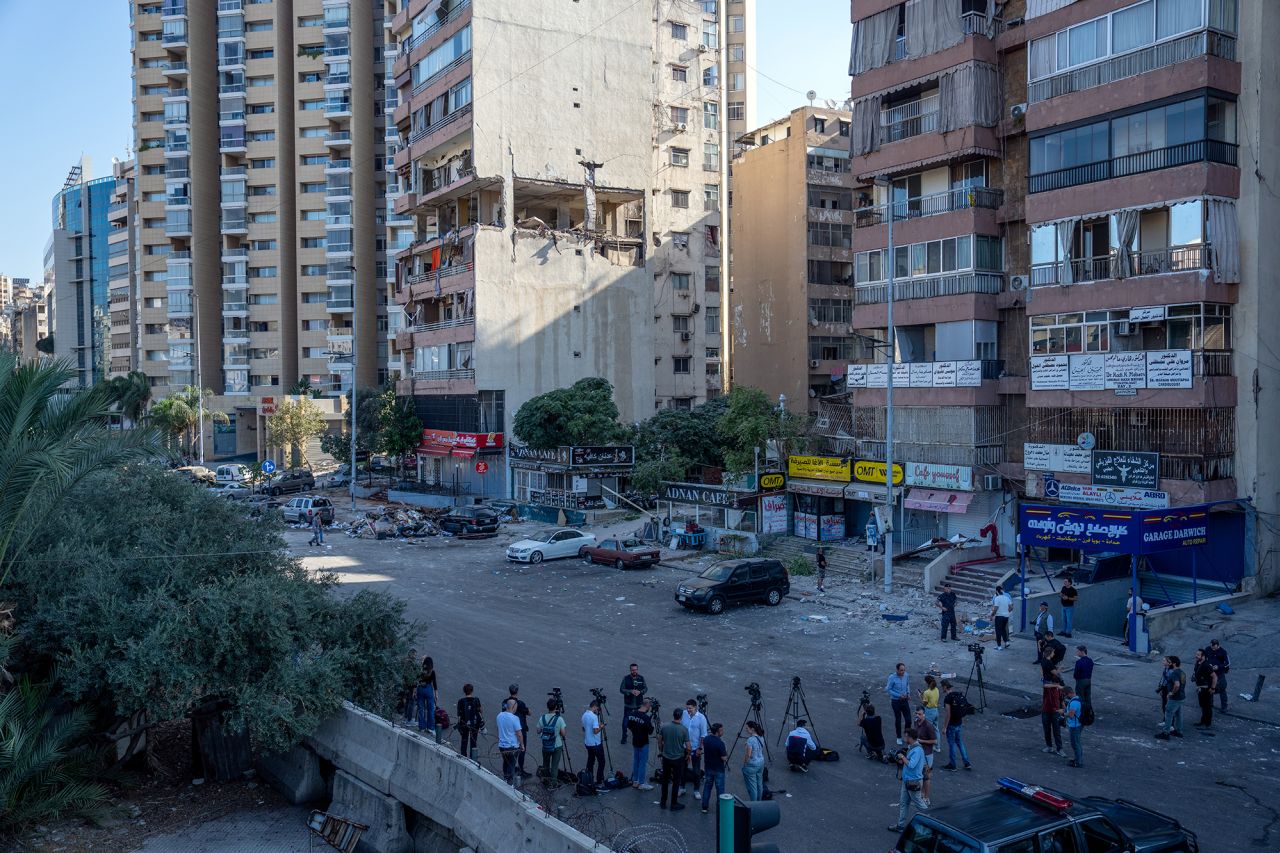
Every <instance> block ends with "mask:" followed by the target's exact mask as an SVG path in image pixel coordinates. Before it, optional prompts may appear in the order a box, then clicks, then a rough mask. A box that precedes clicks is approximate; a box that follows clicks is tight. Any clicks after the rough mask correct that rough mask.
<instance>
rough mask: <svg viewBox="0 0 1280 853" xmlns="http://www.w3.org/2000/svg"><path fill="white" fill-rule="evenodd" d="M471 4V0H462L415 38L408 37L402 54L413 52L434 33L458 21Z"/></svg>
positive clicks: (403, 45)
mask: <svg viewBox="0 0 1280 853" xmlns="http://www.w3.org/2000/svg"><path fill="white" fill-rule="evenodd" d="M470 5H471V0H462V2H461V3H459V4H458V5H456V6H454V7H453V8H452V9H450V10H449V14H448V15H446V16H445V17H443V18H441V19H440V20H438V21H436V22H435V23H434V24H432V25H431V26H429V27H427V28H426V29H425V30H423V31H422V32H420V33H418V34H417V35H416V36H414V37H413V38H411V39H407V40H406V41H405V42H404V44H402V45H401V46H400V53H401V54H402V55H403V54H409V53H412V52H413V51H414V50H416V49H417V48H419V47H420V46H422V45H424V44H426V42H427V40H428V39H430V38H431V37H432V36H433V35H435V34H436V33H438V32H440V31H441V30H442V29H444V28H445V27H447V26H448V25H449V24H451V23H453V22H454V21H456V20H457V19H458V16H459V15H461V14H462V12H463V10H465V9H466V8H468V7H469V6H470Z"/></svg>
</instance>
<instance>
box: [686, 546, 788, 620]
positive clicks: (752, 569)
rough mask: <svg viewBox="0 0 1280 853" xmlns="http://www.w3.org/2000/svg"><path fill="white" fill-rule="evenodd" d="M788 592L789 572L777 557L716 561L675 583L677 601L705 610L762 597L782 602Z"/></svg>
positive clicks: (761, 598)
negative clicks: (702, 570) (692, 577)
mask: <svg viewBox="0 0 1280 853" xmlns="http://www.w3.org/2000/svg"><path fill="white" fill-rule="evenodd" d="M789 592H791V574H790V573H789V572H788V571H787V569H786V567H785V566H783V565H782V563H780V562H778V561H777V560H765V559H750V558H748V559H745V560H725V561H724V562H723V563H716V564H715V565H714V566H712V567H711V568H709V569H707V570H706V571H705V572H703V573H702V574H700V575H698V576H697V577H696V578H694V579H693V580H687V581H681V582H680V585H679V586H677V587H676V601H678V602H679V603H680V604H682V605H683V606H685V607H689V608H693V607H696V608H698V609H700V610H705V611H707V612H708V613H721V612H723V611H724V608H725V605H727V604H741V603H743V602H751V601H763V602H764V603H765V604H768V605H770V606H774V605H778V604H781V603H782V597H783V596H784V595H786V594H787V593H789Z"/></svg>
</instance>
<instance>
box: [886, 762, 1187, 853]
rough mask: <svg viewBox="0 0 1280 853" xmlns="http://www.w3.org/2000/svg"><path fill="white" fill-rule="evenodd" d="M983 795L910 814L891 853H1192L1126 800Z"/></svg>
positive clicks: (1159, 818) (1176, 826)
mask: <svg viewBox="0 0 1280 853" xmlns="http://www.w3.org/2000/svg"><path fill="white" fill-rule="evenodd" d="M996 784H997V785H998V786H999V787H998V788H997V789H996V790H995V791H992V792H990V793H986V794H979V795H978V796H976V797H968V798H966V799H963V800H960V801H958V802H955V803H951V804H949V805H945V806H939V807H937V808H934V809H931V810H929V811H928V812H924V813H921V814H917V815H916V816H915V817H914V818H912V819H911V822H910V823H909V824H907V828H906V829H905V830H903V832H902V835H900V836H899V837H898V843H897V844H895V845H894V848H893V849H894V851H895V853H919V851H935V850H954V851H963V853H1006V851H1010V853H1011V851H1030V850H1037V849H1038V850H1041V851H1045V850H1054V851H1090V853H1092V851H1095V850H1097V851H1107V853H1111V851H1115V853H1197V851H1198V850H1199V849H1200V847H1199V843H1198V842H1197V840H1196V835H1195V833H1193V832H1192V831H1191V830H1189V829H1187V828H1186V827H1184V826H1182V824H1180V823H1178V821H1176V820H1175V819H1173V818H1171V817H1169V816H1168V815H1163V814H1161V813H1159V812H1157V811H1152V810H1151V809H1149V808H1146V807H1145V806H1140V805H1138V804H1137V803H1134V802H1130V801H1129V800H1110V799H1106V798H1103V797H1084V798H1083V799H1079V800H1076V799H1074V798H1072V797H1068V796H1065V795H1063V794H1061V793H1059V792H1057V791H1050V790H1048V789H1045V788H1040V787H1037V786H1033V785H1026V784H1024V783H1022V782H1019V781H1017V780H1016V779H1010V778H1008V777H1006V778H1002V779H1000V780H998V781H997V783H996Z"/></svg>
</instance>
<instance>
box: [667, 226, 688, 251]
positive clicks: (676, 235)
mask: <svg viewBox="0 0 1280 853" xmlns="http://www.w3.org/2000/svg"><path fill="white" fill-rule="evenodd" d="M671 244H672V245H673V246H675V247H676V248H677V249H684V250H685V251H688V250H689V232H687V231H672V232H671Z"/></svg>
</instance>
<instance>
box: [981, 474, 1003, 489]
mask: <svg viewBox="0 0 1280 853" xmlns="http://www.w3.org/2000/svg"><path fill="white" fill-rule="evenodd" d="M1003 485H1004V480H1003V478H1002V477H1001V476H1000V475H999V474H984V475H983V477H982V488H984V489H986V490H987V491H988V492H998V491H1000V489H1001V488H1003Z"/></svg>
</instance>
